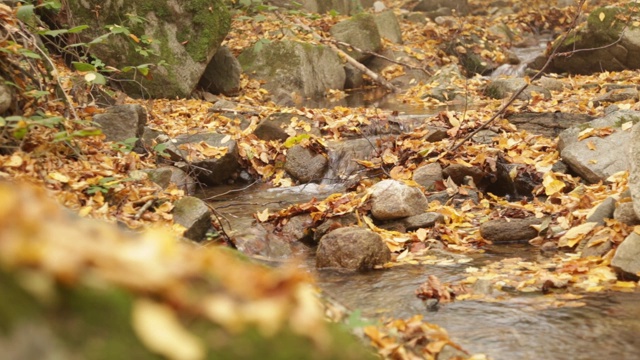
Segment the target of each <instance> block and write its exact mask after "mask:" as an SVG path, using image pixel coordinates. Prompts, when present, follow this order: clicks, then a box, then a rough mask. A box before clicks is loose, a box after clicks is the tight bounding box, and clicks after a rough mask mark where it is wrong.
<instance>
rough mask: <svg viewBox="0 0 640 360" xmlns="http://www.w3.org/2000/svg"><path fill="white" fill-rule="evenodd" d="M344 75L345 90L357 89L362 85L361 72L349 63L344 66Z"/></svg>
mask: <svg viewBox="0 0 640 360" xmlns="http://www.w3.org/2000/svg"><path fill="white" fill-rule="evenodd" d="M344 73H345V80H344V88H345V89H359V88H361V87H362V86H363V85H364V77H363V76H362V71H360V70H358V69H357V68H356V67H355V66H353V65H351V64H349V63H347V64H345V66H344Z"/></svg>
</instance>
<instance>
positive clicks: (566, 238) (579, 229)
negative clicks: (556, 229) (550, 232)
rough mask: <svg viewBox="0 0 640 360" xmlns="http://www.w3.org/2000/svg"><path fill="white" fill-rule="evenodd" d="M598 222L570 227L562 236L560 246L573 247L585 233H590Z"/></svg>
mask: <svg viewBox="0 0 640 360" xmlns="http://www.w3.org/2000/svg"><path fill="white" fill-rule="evenodd" d="M596 225H598V223H596V222H587V223H584V224H582V225H578V226H576V227H572V228H571V229H569V230H568V231H567V232H566V233H565V234H564V235H562V236H561V237H560V240H559V241H558V246H560V247H565V246H568V247H573V246H574V245H575V244H577V243H578V242H580V240H582V239H583V238H584V235H586V234H588V233H589V232H590V231H591V230H592V229H593V228H594V227H595V226H596Z"/></svg>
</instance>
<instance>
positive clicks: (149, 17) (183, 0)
mask: <svg viewBox="0 0 640 360" xmlns="http://www.w3.org/2000/svg"><path fill="white" fill-rule="evenodd" d="M64 4H65V6H66V8H65V9H64V11H61V12H60V14H63V15H61V16H60V17H61V18H60V19H59V22H61V24H60V25H61V26H62V27H64V28H71V27H75V26H79V25H91V27H89V28H88V29H85V30H84V31H82V32H81V33H78V34H77V36H78V39H77V40H78V41H79V42H84V43H89V42H91V41H92V40H94V39H96V38H98V37H100V36H103V35H106V34H108V31H107V30H105V28H106V27H107V26H113V25H120V26H123V27H126V28H127V29H128V30H129V31H130V32H131V34H135V35H136V36H137V38H142V37H143V36H146V37H148V38H149V39H151V40H152V41H151V42H150V44H149V47H150V49H151V50H152V51H151V52H149V53H148V54H147V55H144V54H142V53H141V52H140V51H136V47H139V44H137V43H136V41H135V40H133V38H132V37H129V36H127V35H126V34H111V35H109V36H104V39H103V41H101V42H100V43H97V44H92V45H91V46H90V47H89V53H90V54H91V55H92V56H94V57H96V58H99V59H100V60H101V61H102V62H104V63H105V64H106V65H109V66H113V67H116V68H123V67H125V66H137V65H142V64H148V63H152V64H157V63H159V62H160V61H161V60H162V61H164V65H162V66H158V67H157V68H154V69H153V73H152V76H148V77H143V76H140V74H139V73H137V74H136V73H135V72H134V71H129V72H126V73H122V74H121V76H123V77H127V79H128V80H130V79H131V77H132V76H135V80H136V81H122V82H120V85H122V86H123V88H124V90H125V91H126V92H127V94H128V95H130V96H134V97H143V96H144V97H148V96H151V97H155V98H175V97H186V96H188V95H190V94H191V92H192V91H193V90H194V88H195V87H196V85H197V84H198V81H199V80H200V78H201V76H202V73H203V72H204V70H205V68H206V66H207V64H208V63H209V61H210V60H211V58H212V57H213V55H214V54H215V53H216V51H217V50H218V47H219V46H220V43H221V42H222V40H223V39H224V37H225V36H226V35H227V33H228V32H229V29H230V24H231V19H230V15H229V12H228V10H227V8H226V5H224V2H223V0H211V1H190V0H173V1H168V0H145V1H105V2H100V4H99V10H98V11H96V10H97V8H96V6H97V5H98V4H97V3H96V2H93V1H66V2H64ZM131 14H134V15H136V16H139V17H142V18H144V22H142V23H134V22H131V21H130V22H127V20H126V19H129V18H130V17H131ZM64 15H66V18H63V17H62V16H64Z"/></svg>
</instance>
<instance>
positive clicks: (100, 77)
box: [92, 72, 107, 85]
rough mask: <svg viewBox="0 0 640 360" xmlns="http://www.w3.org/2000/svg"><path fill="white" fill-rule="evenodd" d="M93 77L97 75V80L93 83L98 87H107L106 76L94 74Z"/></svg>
mask: <svg viewBox="0 0 640 360" xmlns="http://www.w3.org/2000/svg"><path fill="white" fill-rule="evenodd" d="M92 74H93V75H95V79H93V81H92V82H93V83H94V84H96V85H106V84H107V78H105V77H104V75H102V74H100V73H97V72H94V73H92Z"/></svg>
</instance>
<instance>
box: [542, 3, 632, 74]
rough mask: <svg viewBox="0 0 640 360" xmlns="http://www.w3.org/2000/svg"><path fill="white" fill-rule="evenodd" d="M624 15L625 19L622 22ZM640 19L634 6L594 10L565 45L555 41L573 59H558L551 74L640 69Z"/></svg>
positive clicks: (567, 39)
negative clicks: (639, 22)
mask: <svg viewBox="0 0 640 360" xmlns="http://www.w3.org/2000/svg"><path fill="white" fill-rule="evenodd" d="M620 16H624V17H625V20H624V21H621V20H620V19H619V17H620ZM638 20H640V11H638V8H637V6H636V5H634V4H632V3H629V4H626V5H622V6H606V7H601V8H597V9H595V10H593V11H591V13H590V14H589V16H588V18H587V21H586V22H585V23H583V24H581V25H580V26H579V27H578V29H577V30H575V31H572V32H571V33H570V34H569V36H567V38H566V39H565V41H564V43H562V44H559V39H558V40H556V41H555V44H554V45H559V47H558V50H557V52H559V53H564V52H569V53H571V56H557V57H555V58H554V59H553V60H552V62H551V64H550V66H549V67H548V68H547V71H549V72H555V73H562V72H568V73H572V74H591V73H595V72H601V71H621V70H626V69H638V68H640V26H638ZM547 56H548V54H547ZM538 63H539V64H542V63H543V61H539V62H538Z"/></svg>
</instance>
